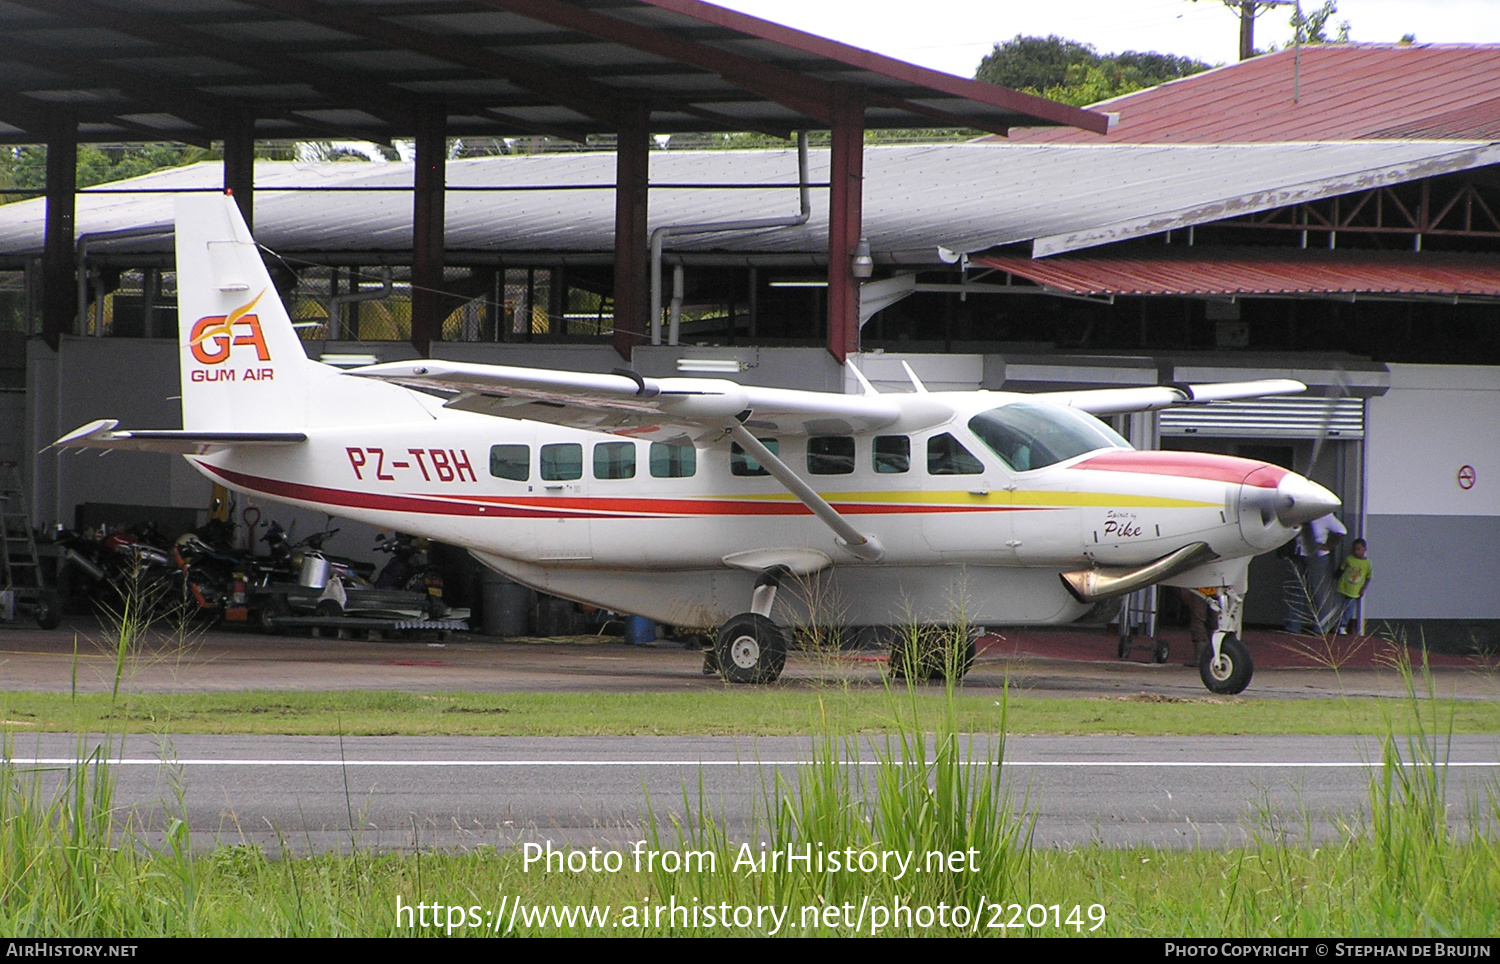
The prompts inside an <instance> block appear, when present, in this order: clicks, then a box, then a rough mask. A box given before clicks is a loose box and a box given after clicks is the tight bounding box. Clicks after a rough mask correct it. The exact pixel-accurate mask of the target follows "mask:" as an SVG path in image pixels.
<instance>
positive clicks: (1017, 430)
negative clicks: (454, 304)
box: [56, 195, 1339, 693]
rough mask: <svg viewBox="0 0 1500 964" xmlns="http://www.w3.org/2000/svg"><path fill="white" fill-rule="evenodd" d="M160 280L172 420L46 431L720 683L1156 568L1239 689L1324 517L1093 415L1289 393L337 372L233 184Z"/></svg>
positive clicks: (997, 618) (1070, 594)
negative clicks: (1267, 588) (524, 589)
mask: <svg viewBox="0 0 1500 964" xmlns="http://www.w3.org/2000/svg"><path fill="white" fill-rule="evenodd" d="M177 270H178V274H177V279H178V317H179V318H180V319H181V323H180V325H179V331H180V336H179V339H180V341H179V346H180V352H181V371H182V374H181V378H182V424H183V426H184V427H183V428H182V429H180V430H176V429H174V430H157V431H121V430H119V429H118V422H116V421H111V420H101V421H98V422H94V423H91V424H89V425H86V426H83V427H82V428H80V429H78V430H76V431H74V432H72V433H70V434H68V435H66V436H64V437H63V438H62V439H59V440H58V442H57V443H56V444H57V445H60V446H63V447H76V448H104V449H140V450H150V451H166V452H176V453H180V454H182V455H184V456H185V457H186V458H187V460H188V461H189V462H190V463H191V464H192V465H193V466H194V467H195V468H196V469H198V470H199V471H200V472H202V473H203V474H204V475H206V476H208V477H209V478H210V479H212V480H214V481H215V482H218V483H221V484H223V485H226V486H228V487H229V488H231V489H235V490H237V491H239V492H242V493H245V494H247V495H253V496H261V497H265V498H268V499H273V500H278V501H281V502H286V503H289V504H292V505H297V506H303V507H307V508H311V509H316V510H318V511H321V512H326V513H329V514H331V515H338V516H343V517H346V518H350V519H355V520H359V521H363V522H368V523H372V524H375V525H379V526H386V527H390V528H392V529H397V530H400V531H403V532H410V533H413V534H418V535H422V536H426V537H428V538H431V539H436V540H439V541H442V542H446V543H450V544H452V545H457V546H463V547H464V548H466V549H468V550H469V551H470V552H471V553H473V555H474V556H475V557H476V558H478V559H479V560H480V561H481V562H483V563H484V564H485V565H487V566H489V567H491V568H493V569H495V570H497V571H498V572H500V573H503V574H504V575H506V576H508V577H510V578H511V579H514V580H516V581H517V582H520V583H524V584H525V585H528V586H531V587H533V588H535V589H537V590H540V591H543V592H547V593H552V594H555V595H558V596H564V597H567V598H570V599H574V600H578V601H580V602H586V603H591V604H593V605H596V606H601V607H604V608H607V609H611V610H615V611H618V612H626V613H633V614H638V615H642V616H646V617H649V618H651V619H654V620H657V621H659V622H662V623H666V624H670V625H677V626H696V627H719V629H718V633H717V639H716V641H715V644H714V647H713V649H712V650H710V651H709V653H708V654H707V657H706V660H707V662H706V666H707V665H712V664H713V663H714V662H715V661H716V663H717V668H718V671H719V672H721V673H722V674H723V676H724V678H725V679H726V680H729V681H731V682H737V683H745V682H769V681H772V680H775V679H776V678H777V677H778V675H779V674H780V672H781V670H782V666H783V663H784V661H785V657H786V649H787V642H786V639H787V637H786V633H785V630H784V629H783V627H798V626H806V625H810V624H821V625H827V624H831V623H837V624H840V625H843V626H857V627H905V626H911V625H934V624H938V625H953V624H955V623H965V624H967V625H969V626H982V625H1009V626H1024V625H1055V624H1063V623H1071V622H1075V621H1078V620H1081V619H1084V618H1086V617H1089V616H1091V615H1092V616H1096V617H1097V616H1099V615H1101V614H1102V612H1103V610H1104V609H1105V608H1106V607H1107V608H1109V609H1114V608H1116V607H1117V606H1118V602H1117V600H1118V598H1119V597H1120V596H1122V595H1124V594H1126V593H1128V592H1131V591H1134V590H1136V589H1140V588H1143V587H1146V586H1149V585H1152V584H1155V583H1161V584H1165V585H1170V586H1185V587H1190V588H1194V589H1199V590H1200V591H1202V592H1204V594H1205V595H1207V596H1209V597H1210V599H1211V602H1212V603H1213V604H1214V605H1215V606H1216V608H1217V609H1218V610H1219V613H1220V616H1219V629H1218V631H1217V632H1216V633H1215V634H1214V636H1213V638H1212V646H1211V651H1210V652H1209V653H1208V655H1207V656H1206V657H1205V658H1204V661H1203V664H1202V666H1201V675H1202V678H1203V680H1204V683H1205V684H1206V685H1207V686H1208V688H1209V689H1210V690H1213V691H1215V692H1229V693H1237V692H1239V691H1241V690H1243V689H1244V688H1245V686H1246V685H1247V684H1248V683H1249V681H1250V676H1251V673H1252V672H1253V666H1252V661H1251V657H1250V653H1249V651H1248V650H1247V648H1246V647H1245V646H1244V644H1243V643H1241V642H1240V640H1239V638H1238V637H1239V633H1240V622H1241V609H1242V607H1241V603H1242V600H1243V594H1244V592H1245V591H1246V572H1247V568H1248V565H1249V561H1250V558H1251V557H1252V556H1254V555H1256V554H1258V553H1263V552H1267V551H1269V550H1271V549H1273V548H1275V547H1276V546H1278V545H1280V544H1282V543H1284V542H1286V541H1287V540H1289V539H1290V538H1292V536H1293V535H1294V534H1295V532H1296V531H1297V527H1298V526H1300V525H1301V524H1303V523H1305V522H1308V521H1310V520H1312V519H1314V518H1317V517H1319V516H1322V515H1324V514H1326V513H1328V512H1330V511H1332V510H1333V509H1334V508H1336V507H1337V506H1338V504H1339V503H1338V499H1337V498H1335V497H1334V495H1333V494H1332V493H1330V492H1329V491H1328V490H1326V489H1324V488H1322V487H1321V486H1319V485H1316V484H1314V483H1313V482H1310V481H1309V480H1307V479H1305V478H1303V477H1301V476H1299V475H1296V474H1293V473H1291V472H1289V471H1287V470H1285V469H1282V468H1279V467H1277V466H1274V465H1268V464H1265V463H1262V462H1254V461H1249V460H1246V459H1238V458H1231V457H1228V456H1219V455H1204V454H1195V453H1185V452H1155V451H1135V450H1133V449H1132V448H1131V447H1130V445H1129V443H1127V442H1126V441H1125V440H1124V439H1123V438H1121V437H1120V436H1119V435H1117V434H1116V433H1115V432H1114V431H1112V430H1111V429H1110V428H1109V427H1108V426H1106V425H1105V424H1104V423H1103V422H1101V421H1100V420H1099V419H1097V418H1095V417H1094V416H1097V415H1104V414H1114V413H1123V412H1135V411H1147V410H1152V409H1158V408H1163V407H1166V406H1168V405H1175V404H1190V403H1201V402H1206V401H1211V400H1216V399H1233V398H1247V397H1255V396H1261V395H1271V394H1282V393H1291V392H1298V391H1302V390H1304V388H1305V386H1303V385H1302V384H1301V383H1299V382H1294V381H1289V380H1271V381H1258V382H1244V383H1237V384H1229V385H1208V386H1192V387H1154V388H1151V387H1148V388H1128V389H1105V390H1099V391H1076V392H1054V393H1047V394H1040V395H1020V394H1013V393H1009V392H988V391H970V392H928V391H926V390H925V389H924V388H923V386H922V385H921V383H920V381H918V380H917V378H916V377H915V375H912V376H911V379H912V384H913V387H914V389H915V390H914V391H912V392H909V393H896V394H892V393H884V394H881V393H877V392H876V390H875V389H874V388H873V387H872V386H871V385H870V383H869V382H868V381H867V380H865V379H864V376H863V375H860V374H859V373H858V372H857V371H856V373H855V374H856V375H857V376H858V378H859V380H860V382H861V384H862V385H863V393H862V394H859V395H837V394H831V393H826V392H814V391H795V390H787V389H773V388H755V387H750V386H744V385H739V384H737V383H735V382H732V381H728V380H725V379H707V378H643V377H641V376H640V375H638V374H636V373H634V372H631V371H623V370H622V371H618V372H617V373H615V374H608V375H605V374H581V373H575V372H564V371H548V370H541V369H528V368H515V367H506V366H494V365H475V364H461V363H456V362H445V361H437V360H418V361H414V362H396V363H387V364H379V365H373V366H369V367H365V368H358V369H353V370H348V371H344V370H340V369H337V368H333V367H330V366H327V365H324V364H321V363H319V362H315V361H312V360H310V359H308V358H307V356H306V354H305V353H304V351H303V347H302V343H301V341H300V340H299V338H298V336H297V333H296V331H295V330H294V329H293V327H292V323H291V320H290V319H289V318H288V316H287V312H286V309H285V308H284V306H283V305H282V303H281V301H280V299H279V297H278V296H277V293H276V291H275V288H274V287H273V286H272V284H271V279H270V276H269V275H268V273H267V271H266V268H265V265H264V263H263V262H262V260H261V257H260V253H259V251H258V250H257V249H256V246H255V243H254V241H253V239H252V238H251V236H250V232H249V230H248V229H247V228H246V226H245V223H244V221H243V219H242V218H241V217H240V214H239V211H238V209H237V208H236V206H235V204H234V201H233V199H232V198H229V197H226V196H220V195H207V196H205V195H194V196H186V197H184V198H182V199H181V200H179V201H178V206H177ZM908 371H909V369H908ZM1059 577H1060V578H1059ZM778 589H781V590H784V591H780V592H778ZM894 635H896V636H897V637H898V639H899V638H906V637H905V635H904V634H902V633H895V634H894ZM968 646H969V650H968V652H967V653H965V654H960V655H961V657H962V659H963V662H962V663H961V665H958V666H957V667H956V673H961V672H962V671H963V670H964V669H966V668H967V665H968V661H969V660H970V659H972V647H973V643H972V637H971V641H970V642H969V644H968ZM903 653H906V650H905V649H903ZM917 656H918V659H917V661H916V662H913V663H909V664H906V665H908V666H909V667H910V668H912V669H914V670H916V671H918V672H920V671H921V670H922V668H923V667H927V668H939V667H935V666H933V665H932V654H929V653H921V654H917ZM948 671H949V672H955V667H954V665H953V664H952V663H950V664H949V668H948Z"/></svg>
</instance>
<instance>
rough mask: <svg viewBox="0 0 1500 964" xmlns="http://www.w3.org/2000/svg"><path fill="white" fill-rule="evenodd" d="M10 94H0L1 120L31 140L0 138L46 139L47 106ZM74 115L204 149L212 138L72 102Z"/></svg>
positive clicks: (16, 136)
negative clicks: (80, 108) (167, 129)
mask: <svg viewBox="0 0 1500 964" xmlns="http://www.w3.org/2000/svg"><path fill="white" fill-rule="evenodd" d="M7 93H8V94H9V96H0V121H4V122H5V123H7V124H9V125H10V126H11V127H18V128H20V129H21V131H23V132H24V133H25V134H26V135H27V136H29V137H30V138H33V139H34V140H32V141H27V140H23V139H22V138H20V137H19V136H18V135H14V134H5V135H0V140H3V141H5V142H7V143H16V144H21V143H42V142H43V141H45V140H46V139H47V130H48V126H49V122H48V120H47V108H46V107H45V106H43V104H42V102H41V101H33V102H32V103H30V104H28V103H26V101H24V100H22V99H21V98H22V97H23V96H24V95H22V94H20V93H19V92H14V93H12V92H7ZM71 106H72V107H73V108H74V112H73V113H74V117H75V118H76V119H77V120H78V121H80V122H82V123H99V124H110V125H113V126H117V127H119V128H120V129H121V130H122V131H130V132H134V133H137V134H145V135H148V138H149V139H150V140H156V141H164V142H172V143H176V144H191V145H193V146H194V147H201V148H203V149H205V150H207V149H209V148H211V147H212V146H213V141H212V139H211V138H210V137H209V136H208V135H207V134H206V133H203V132H201V131H164V130H162V129H161V128H159V127H152V126H151V125H150V124H142V123H141V122H140V121H133V120H129V119H127V118H124V117H119V116H117V115H115V114H112V113H108V112H105V111H97V110H78V109H77V108H79V107H87V106H89V105H81V104H73V105H71Z"/></svg>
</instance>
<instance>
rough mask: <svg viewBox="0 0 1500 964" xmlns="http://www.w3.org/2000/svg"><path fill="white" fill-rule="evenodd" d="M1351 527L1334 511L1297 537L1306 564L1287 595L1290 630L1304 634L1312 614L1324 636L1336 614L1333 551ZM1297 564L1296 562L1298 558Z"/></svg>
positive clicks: (1287, 629) (1319, 631) (1304, 529)
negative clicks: (1304, 621)
mask: <svg viewBox="0 0 1500 964" xmlns="http://www.w3.org/2000/svg"><path fill="white" fill-rule="evenodd" d="M1348 534H1349V530H1348V529H1346V528H1344V524H1343V523H1342V522H1340V521H1339V519H1338V516H1336V515H1334V514H1333V513H1332V512H1330V513H1328V514H1327V515H1325V516H1319V517H1318V518H1316V519H1314V520H1312V521H1311V522H1309V523H1308V524H1307V525H1305V526H1303V527H1302V532H1301V534H1300V535H1298V536H1297V542H1298V546H1297V548H1298V549H1299V550H1301V552H1300V554H1301V557H1302V560H1303V565H1302V566H1301V567H1299V568H1298V577H1299V578H1298V580H1297V582H1298V584H1297V585H1296V586H1294V587H1293V589H1292V592H1291V593H1290V594H1288V596H1287V605H1286V608H1287V612H1286V631H1287V632H1289V633H1301V632H1302V623H1303V620H1304V619H1306V618H1307V617H1308V616H1309V615H1310V616H1311V617H1312V622H1313V624H1314V625H1315V626H1317V631H1318V633H1319V634H1320V635H1321V634H1322V633H1323V632H1324V627H1325V626H1327V625H1328V623H1329V620H1330V619H1331V618H1332V616H1333V615H1334V614H1333V613H1332V612H1330V611H1329V610H1330V609H1331V608H1332V603H1333V600H1332V598H1331V596H1332V595H1333V592H1332V588H1333V587H1332V581H1333V580H1332V576H1333V550H1334V549H1336V548H1337V547H1338V544H1339V543H1340V542H1342V541H1343V538H1344V536H1346V535H1348ZM1294 565H1295V561H1294Z"/></svg>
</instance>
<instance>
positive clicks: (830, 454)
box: [807, 435, 854, 475]
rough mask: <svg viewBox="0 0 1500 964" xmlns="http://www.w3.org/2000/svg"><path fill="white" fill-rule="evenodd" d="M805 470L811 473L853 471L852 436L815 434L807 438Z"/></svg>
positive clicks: (841, 473)
mask: <svg viewBox="0 0 1500 964" xmlns="http://www.w3.org/2000/svg"><path fill="white" fill-rule="evenodd" d="M807 471H808V472H809V473H811V474H813V475H849V474H850V473H852V472H853V471H854V438H853V436H849V435H815V436H813V437H812V438H810V439H808V440H807Z"/></svg>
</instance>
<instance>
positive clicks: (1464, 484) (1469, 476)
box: [1458, 465, 1474, 492]
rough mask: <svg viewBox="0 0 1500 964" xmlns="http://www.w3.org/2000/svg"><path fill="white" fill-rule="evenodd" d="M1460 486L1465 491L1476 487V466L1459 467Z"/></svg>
mask: <svg viewBox="0 0 1500 964" xmlns="http://www.w3.org/2000/svg"><path fill="white" fill-rule="evenodd" d="M1458 487H1459V488H1460V489H1463V490H1464V491H1465V492H1467V491H1468V490H1470V489H1472V488H1474V466H1472V465H1461V466H1459V469H1458Z"/></svg>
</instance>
